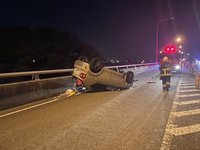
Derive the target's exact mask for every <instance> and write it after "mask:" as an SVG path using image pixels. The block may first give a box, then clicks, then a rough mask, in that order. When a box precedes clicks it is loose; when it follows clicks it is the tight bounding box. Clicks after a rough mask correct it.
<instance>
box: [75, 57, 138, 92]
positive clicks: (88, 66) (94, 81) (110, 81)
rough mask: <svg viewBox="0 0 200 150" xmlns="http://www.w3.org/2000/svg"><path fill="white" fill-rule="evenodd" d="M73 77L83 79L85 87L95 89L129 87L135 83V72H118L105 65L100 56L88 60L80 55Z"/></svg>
mask: <svg viewBox="0 0 200 150" xmlns="http://www.w3.org/2000/svg"><path fill="white" fill-rule="evenodd" d="M73 77H76V78H78V79H80V80H82V81H83V84H84V87H86V88H92V89H94V90H99V89H106V88H107V87H111V88H118V89H128V88H130V87H131V86H132V84H133V78H134V73H133V72H132V71H128V72H126V73H124V72H117V71H114V70H112V69H108V68H106V67H103V63H102V61H101V60H100V59H98V58H94V59H92V60H91V61H90V62H88V61H87V59H86V58H84V57H80V58H79V59H78V60H76V62H75V64H74V71H73Z"/></svg>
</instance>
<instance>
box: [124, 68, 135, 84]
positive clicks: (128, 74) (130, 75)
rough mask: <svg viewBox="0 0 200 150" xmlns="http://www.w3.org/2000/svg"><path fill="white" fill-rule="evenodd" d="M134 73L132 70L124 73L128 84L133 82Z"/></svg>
mask: <svg viewBox="0 0 200 150" xmlns="http://www.w3.org/2000/svg"><path fill="white" fill-rule="evenodd" d="M133 78H134V73H133V72H132V71H128V72H126V73H125V81H126V83H128V84H131V83H133Z"/></svg>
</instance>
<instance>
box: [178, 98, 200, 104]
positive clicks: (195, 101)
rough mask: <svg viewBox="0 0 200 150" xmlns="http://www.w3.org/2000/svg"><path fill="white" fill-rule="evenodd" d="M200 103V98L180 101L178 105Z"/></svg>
mask: <svg viewBox="0 0 200 150" xmlns="http://www.w3.org/2000/svg"><path fill="white" fill-rule="evenodd" d="M199 103H200V99H197V100H190V101H183V102H178V103H177V104H176V105H179V106H181V105H191V104H199Z"/></svg>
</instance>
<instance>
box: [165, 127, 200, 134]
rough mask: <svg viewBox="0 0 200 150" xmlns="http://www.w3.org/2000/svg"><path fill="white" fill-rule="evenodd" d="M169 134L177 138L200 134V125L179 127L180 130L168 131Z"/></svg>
mask: <svg viewBox="0 0 200 150" xmlns="http://www.w3.org/2000/svg"><path fill="white" fill-rule="evenodd" d="M168 132H170V133H171V134H173V135H175V136H181V135H186V134H192V133H196V132H200V124H196V125H191V126H185V127H179V128H174V129H168Z"/></svg>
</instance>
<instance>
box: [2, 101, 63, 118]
mask: <svg viewBox="0 0 200 150" xmlns="http://www.w3.org/2000/svg"><path fill="white" fill-rule="evenodd" d="M58 100H59V99H57V98H55V99H53V100H51V101H47V102H44V103H40V104H37V105H33V106H29V107H27V108H23V109H19V110H16V111H13V112H9V113H6V114H3V115H0V118H3V117H6V116H10V115H13V114H16V113H19V112H22V111H26V110H29V109H33V108H36V107H39V106H42V105H46V104H49V103H52V102H55V101H58Z"/></svg>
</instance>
